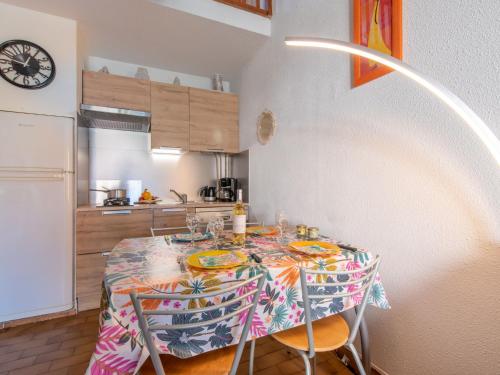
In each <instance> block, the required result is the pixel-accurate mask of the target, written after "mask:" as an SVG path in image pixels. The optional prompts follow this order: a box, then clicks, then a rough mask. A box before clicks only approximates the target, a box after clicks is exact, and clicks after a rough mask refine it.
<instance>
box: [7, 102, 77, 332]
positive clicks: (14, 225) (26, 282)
mask: <svg viewBox="0 0 500 375" xmlns="http://www.w3.org/2000/svg"><path fill="white" fill-rule="evenodd" d="M74 134H75V124H74V119H73V118H67V117H56V116H45V115H35V114H22V113H13V112H5V111H0V322H6V321H10V320H15V319H21V318H27V317H32V316H38V315H44V314H49V313H54V312H60V311H65V310H69V309H71V308H72V307H73V265H74V256H73V248H74V240H73V232H74V207H75V203H74V180H75V177H74V176H75V173H74V151H73V150H74V138H75V136H74ZM0 325H1V324H0Z"/></svg>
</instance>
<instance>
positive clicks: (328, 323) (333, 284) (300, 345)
mask: <svg viewBox="0 0 500 375" xmlns="http://www.w3.org/2000/svg"><path fill="white" fill-rule="evenodd" d="M379 263H380V257H379V256H378V255H377V256H376V257H375V259H374V260H373V261H372V262H370V263H369V264H368V265H366V266H364V267H362V268H358V269H354V270H338V271H320V270H312V269H307V268H301V269H300V284H301V290H302V299H303V302H304V315H305V323H306V324H305V325H301V326H298V327H294V328H291V329H288V330H286V331H281V332H277V333H274V334H273V335H272V337H273V338H274V339H275V340H277V341H279V342H280V343H282V344H284V345H286V346H288V347H289V348H292V349H295V350H296V351H297V352H298V353H299V354H300V356H301V357H302V359H303V360H304V365H305V370H306V374H307V375H309V374H311V364H310V360H313V367H312V373H313V374H315V372H316V352H327V351H332V350H336V349H338V348H341V347H342V346H345V347H347V348H348V349H349V350H350V351H351V352H352V355H353V357H354V361H355V362H356V365H357V367H358V370H359V373H360V374H361V375H366V372H365V369H364V368H363V364H362V362H361V359H360V357H359V354H358V352H357V350H356V347H355V346H354V340H355V338H356V335H357V334H358V330H359V326H360V324H361V321H362V319H363V314H364V312H365V308H366V305H367V303H368V300H369V298H370V295H371V291H372V287H373V283H374V281H375V277H376V275H377V271H378V267H379ZM311 276H312V277H311ZM362 292H364V295H363V299H362V301H361V304H360V305H359V306H358V307H356V319H355V321H354V323H353V325H352V327H351V329H349V325H348V324H347V322H346V321H345V320H344V318H343V317H342V316H341V315H339V314H336V315H331V316H328V317H325V318H321V319H317V320H315V321H313V317H312V314H313V313H314V307H316V308H317V307H318V305H320V304H323V303H328V302H331V303H336V302H339V301H342V299H343V298H346V297H351V296H354V295H356V294H358V293H362ZM311 305H313V306H311ZM311 307H313V311H311Z"/></svg>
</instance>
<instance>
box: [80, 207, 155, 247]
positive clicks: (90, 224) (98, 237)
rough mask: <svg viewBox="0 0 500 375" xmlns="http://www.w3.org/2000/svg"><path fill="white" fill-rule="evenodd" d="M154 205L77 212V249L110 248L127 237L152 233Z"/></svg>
mask: <svg viewBox="0 0 500 375" xmlns="http://www.w3.org/2000/svg"><path fill="white" fill-rule="evenodd" d="M152 226H153V213H152V210H151V209H142V210H131V209H118V210H106V209H103V210H96V211H84V212H78V213H77V215H76V253H77V254H90V253H102V252H105V251H110V250H112V249H113V247H115V246H116V244H117V243H118V242H120V241H121V240H123V239H124V238H133V237H148V236H151V227H152Z"/></svg>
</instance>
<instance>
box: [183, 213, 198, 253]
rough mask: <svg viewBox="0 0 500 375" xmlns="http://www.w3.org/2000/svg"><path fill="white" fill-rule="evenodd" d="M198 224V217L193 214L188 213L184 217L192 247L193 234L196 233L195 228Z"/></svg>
mask: <svg viewBox="0 0 500 375" xmlns="http://www.w3.org/2000/svg"><path fill="white" fill-rule="evenodd" d="M199 223H200V217H199V216H198V215H196V214H193V213H188V214H187V215H186V226H187V227H188V229H189V231H190V232H191V246H192V247H194V234H195V233H196V228H197V227H198V224H199Z"/></svg>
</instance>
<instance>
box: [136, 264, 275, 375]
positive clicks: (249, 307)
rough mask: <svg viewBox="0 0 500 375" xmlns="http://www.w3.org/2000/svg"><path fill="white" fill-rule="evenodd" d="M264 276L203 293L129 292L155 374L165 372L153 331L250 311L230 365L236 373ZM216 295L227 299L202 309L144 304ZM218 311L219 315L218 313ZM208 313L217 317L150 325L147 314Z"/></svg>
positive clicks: (213, 321) (207, 322)
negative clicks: (155, 307)
mask: <svg viewBox="0 0 500 375" xmlns="http://www.w3.org/2000/svg"><path fill="white" fill-rule="evenodd" d="M265 278H266V274H265V273H260V274H258V275H257V276H254V277H251V278H248V279H246V280H239V281H237V282H236V281H235V283H233V285H231V286H229V287H226V288H223V289H219V290H217V291H212V292H209V293H201V294H137V293H136V292H135V291H133V292H132V293H130V298H131V300H132V304H133V306H134V309H135V313H136V314H137V318H138V322H139V327H140V328H141V330H142V333H143V336H144V340H145V342H146V347H147V348H148V350H149V353H150V355H151V360H152V362H153V366H154V368H155V371H156V373H157V374H158V375H165V372H164V370H163V366H162V363H161V360H160V355H159V353H158V350H157V349H156V347H155V345H154V342H153V333H154V332H157V331H172V330H182V329H192V328H198V327H206V326H210V325H213V324H216V323H218V322H221V321H224V320H228V319H231V318H234V319H238V316H239V315H240V314H242V313H245V312H247V316H246V320H245V325H244V326H243V330H242V332H241V336H240V341H239V343H238V347H237V349H236V354H235V357H234V360H233V364H232V366H231V372H230V374H231V375H234V374H236V370H237V369H238V365H239V362H240V359H241V354H242V353H243V348H244V346H245V342H246V340H247V336H248V331H249V329H250V325H251V324H252V319H253V316H254V313H255V309H256V307H257V303H258V299H259V296H260V293H261V291H262V286H263V285H264V280H265ZM237 289H239V290H241V291H242V292H241V293H239V295H235V296H234V297H233V298H231V299H229V300H227V298H228V296H230V295H229V294H228V293H229V292H231V291H234V290H237ZM216 296H224V297H225V298H226V299H221V300H222V301H223V302H222V303H217V304H214V305H209V306H205V307H200V308H196V307H194V308H191V307H188V308H187V309H182V310H181V309H167V310H143V308H142V304H141V301H142V300H151V299H156V300H158V299H159V300H170V301H184V302H186V301H187V302H192V301H195V300H198V299H201V298H209V297H216ZM188 306H191V304H189V303H188ZM217 311H218V312H219V313H220V314H219V313H217ZM206 312H209V314H207V315H206V316H208V317H214V318H212V319H208V320H201V319H200V320H199V321H196V322H194V323H187V324H151V319H150V320H149V322H148V320H147V319H146V317H154V316H166V315H170V316H172V318H174V317H179V316H180V317H186V316H187V317H189V316H193V314H199V316H200V317H201V314H203V313H206ZM177 320H178V321H179V320H180V321H183V319H177ZM172 321H173V320H172Z"/></svg>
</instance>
